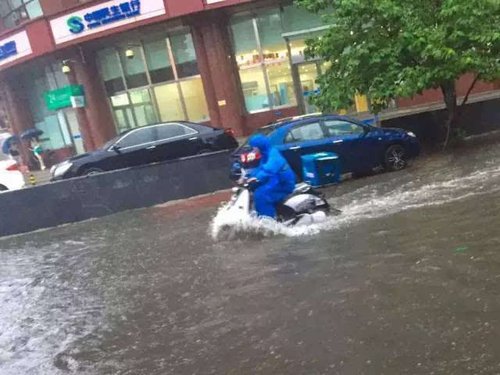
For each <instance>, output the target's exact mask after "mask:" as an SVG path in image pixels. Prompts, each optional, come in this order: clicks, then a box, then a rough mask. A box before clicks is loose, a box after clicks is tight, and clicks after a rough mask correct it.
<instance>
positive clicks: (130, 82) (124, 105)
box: [98, 33, 209, 131]
mask: <svg viewBox="0 0 500 375" xmlns="http://www.w3.org/2000/svg"><path fill="white" fill-rule="evenodd" d="M150 38H151V39H150V40H146V41H144V42H141V41H135V42H134V41H132V43H134V44H132V45H130V48H131V49H132V50H133V51H134V57H133V58H127V57H126V56H125V49H124V48H122V49H121V50H120V51H118V50H117V49H106V50H103V51H100V52H99V53H98V61H99V67H100V72H101V75H102V78H103V80H104V83H105V86H106V90H107V93H108V95H109V97H110V100H111V105H112V107H113V112H114V116H115V121H116V123H117V126H118V128H119V129H120V130H121V131H123V130H126V129H131V128H134V127H136V126H141V125H148V124H153V123H157V122H158V121H165V122H166V121H180V120H191V121H206V120H208V119H209V112H208V106H207V103H206V99H205V91H204V88H203V82H202V80H201V78H200V76H199V73H198V65H197V60H196V52H195V49H194V45H193V40H192V38H191V34H190V33H184V34H179V33H177V34H175V35H172V36H170V37H169V36H168V35H164V36H161V35H158V34H156V35H155V36H150ZM138 88H140V89H138ZM120 92H124V95H117V94H118V93H120Z"/></svg>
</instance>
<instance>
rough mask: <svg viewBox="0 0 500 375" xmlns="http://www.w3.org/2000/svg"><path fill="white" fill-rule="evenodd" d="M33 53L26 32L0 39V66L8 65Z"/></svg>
mask: <svg viewBox="0 0 500 375" xmlns="http://www.w3.org/2000/svg"><path fill="white" fill-rule="evenodd" d="M32 53H33V51H32V49H31V44H30V40H29V37H28V34H27V33H26V31H21V32H19V33H17V34H14V35H11V36H9V37H7V38H5V39H0V66H2V65H6V64H9V63H11V62H13V61H15V60H18V59H20V58H21V57H25V56H29V55H31V54H32Z"/></svg>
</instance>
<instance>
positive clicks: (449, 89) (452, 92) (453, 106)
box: [441, 81, 458, 150]
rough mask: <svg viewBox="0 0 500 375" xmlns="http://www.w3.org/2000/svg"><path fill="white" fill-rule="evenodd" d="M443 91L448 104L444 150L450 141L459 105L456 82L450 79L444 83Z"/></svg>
mask: <svg viewBox="0 0 500 375" xmlns="http://www.w3.org/2000/svg"><path fill="white" fill-rule="evenodd" d="M441 91H442V92H443V96H444V103H445V104H446V110H447V112H448V118H447V119H446V123H445V129H446V138H445V140H444V144H443V150H444V149H446V147H447V146H448V143H449V141H450V135H451V129H452V126H453V124H454V123H455V119H456V117H457V109H458V106H457V90H456V88H455V82H454V81H448V82H445V83H443V84H442V85H441Z"/></svg>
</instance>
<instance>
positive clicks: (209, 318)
mask: <svg viewBox="0 0 500 375" xmlns="http://www.w3.org/2000/svg"><path fill="white" fill-rule="evenodd" d="M499 161H500V147H499V146H498V145H490V146H484V147H482V148H475V149H470V150H466V151H464V150H459V151H457V152H456V153H455V154H453V155H444V156H443V155H438V156H433V157H431V158H427V159H422V160H420V161H418V162H416V163H415V164H414V165H413V166H412V167H411V168H409V169H407V170H406V171H403V172H399V173H390V174H381V175H376V176H371V177H367V178H363V179H358V180H354V181H349V182H346V183H344V184H342V185H340V186H339V187H336V188H330V189H328V191H327V194H328V196H329V199H330V202H331V203H332V205H333V206H335V207H337V208H340V209H341V210H342V211H343V214H342V215H341V216H339V217H335V218H332V219H331V220H330V221H329V222H327V223H326V224H324V225H321V226H317V227H309V228H305V229H293V230H287V229H284V228H281V229H280V228H278V229H276V230H275V231H274V233H267V234H266V235H265V236H246V237H245V238H243V239H239V240H236V239H231V240H228V239H219V240H214V239H212V237H211V234H210V223H211V220H212V218H213V217H214V215H215V213H216V211H217V204H215V203H213V202H212V201H210V200H209V199H207V200H204V201H201V203H200V202H198V203H197V204H189V203H184V204H180V205H178V206H172V205H166V206H163V207H156V208H151V209H145V210H138V211H133V212H127V213H123V214H118V215H114V216H111V217H107V218H103V219H98V220H92V221H88V222H84V223H79V224H73V225H67V226H63V227H60V228H56V229H51V230H46V231H40V232H37V233H31V234H27V235H23V236H17V237H11V238H6V239H0V298H1V305H0V374H2V375H21V374H23V375H24V374H27V375H28V374H44V375H45V374H49V375H52V374H56V375H57V374H130V375H132V374H133V375H139V374H144V375H163V374H305V375H311V374H498V373H500V235H499V226H500V163H499Z"/></svg>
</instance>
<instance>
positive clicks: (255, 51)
mask: <svg viewBox="0 0 500 375" xmlns="http://www.w3.org/2000/svg"><path fill="white" fill-rule="evenodd" d="M231 31H232V33H233V40H234V50H235V55H236V61H237V63H238V65H239V66H245V65H253V64H258V63H260V62H261V61H260V53H259V47H258V43H257V39H256V37H255V29H254V25H253V18H251V17H244V18H241V17H235V18H233V19H232V21H231Z"/></svg>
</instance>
